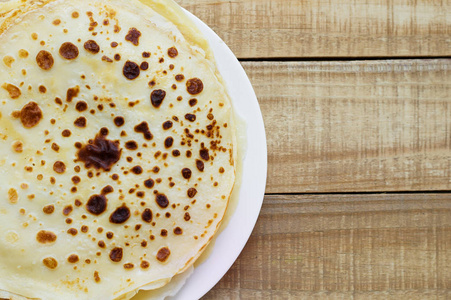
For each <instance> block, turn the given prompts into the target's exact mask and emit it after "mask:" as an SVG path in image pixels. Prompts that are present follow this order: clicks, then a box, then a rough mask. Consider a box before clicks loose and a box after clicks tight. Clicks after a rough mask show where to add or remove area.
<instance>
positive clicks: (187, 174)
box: [182, 168, 192, 179]
mask: <svg viewBox="0 0 451 300" xmlns="http://www.w3.org/2000/svg"><path fill="white" fill-rule="evenodd" d="M191 174H192V172H191V170H190V169H188V168H183V169H182V176H183V178H185V179H190V178H191Z"/></svg>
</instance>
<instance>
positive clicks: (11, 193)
mask: <svg viewBox="0 0 451 300" xmlns="http://www.w3.org/2000/svg"><path fill="white" fill-rule="evenodd" d="M8 200H9V202H10V203H13V204H14V203H17V200H19V195H18V194H17V191H16V189H14V188H10V189H9V190H8Z"/></svg>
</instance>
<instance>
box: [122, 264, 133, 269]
mask: <svg viewBox="0 0 451 300" xmlns="http://www.w3.org/2000/svg"><path fill="white" fill-rule="evenodd" d="M134 267H135V266H134V265H133V264H132V263H127V264H124V269H126V270H131V269H133V268H134Z"/></svg>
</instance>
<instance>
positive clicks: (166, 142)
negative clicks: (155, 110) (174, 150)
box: [164, 136, 174, 149]
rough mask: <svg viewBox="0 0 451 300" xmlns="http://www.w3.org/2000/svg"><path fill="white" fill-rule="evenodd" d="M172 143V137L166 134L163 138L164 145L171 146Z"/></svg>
mask: <svg viewBox="0 0 451 300" xmlns="http://www.w3.org/2000/svg"><path fill="white" fill-rule="evenodd" d="M173 144H174V139H173V138H172V137H170V136H168V137H167V138H166V139H165V140H164V147H165V148H166V149H167V148H171V147H172V145H173Z"/></svg>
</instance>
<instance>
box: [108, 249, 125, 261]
mask: <svg viewBox="0 0 451 300" xmlns="http://www.w3.org/2000/svg"><path fill="white" fill-rule="evenodd" d="M122 256H123V250H122V248H119V247H116V248H114V249H113V250H111V252H110V259H111V260H112V261H114V262H120V261H121V260H122Z"/></svg>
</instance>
